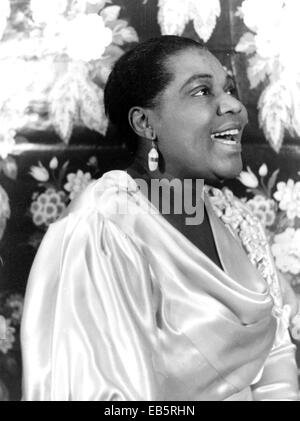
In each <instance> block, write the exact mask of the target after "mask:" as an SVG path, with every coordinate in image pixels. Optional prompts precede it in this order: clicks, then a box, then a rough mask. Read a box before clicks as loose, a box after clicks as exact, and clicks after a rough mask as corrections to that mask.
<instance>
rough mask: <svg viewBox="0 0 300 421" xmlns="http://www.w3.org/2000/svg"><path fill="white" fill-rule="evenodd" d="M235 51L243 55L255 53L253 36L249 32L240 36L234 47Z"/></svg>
mask: <svg viewBox="0 0 300 421" xmlns="http://www.w3.org/2000/svg"><path fill="white" fill-rule="evenodd" d="M235 51H237V52H238V53H245V54H252V53H254V52H255V51H256V45H255V37H254V35H253V34H252V33H251V32H246V33H245V34H244V35H242V37H241V38H240V40H239V42H238V44H237V45H236V47H235Z"/></svg>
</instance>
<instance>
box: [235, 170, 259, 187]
mask: <svg viewBox="0 0 300 421" xmlns="http://www.w3.org/2000/svg"><path fill="white" fill-rule="evenodd" d="M237 179H238V180H240V182H241V183H242V184H244V186H246V187H249V188H256V187H257V186H258V179H257V177H256V175H255V174H254V173H253V172H252V171H251V168H250V167H247V171H242V172H241V173H240V175H239V176H238V177H237Z"/></svg>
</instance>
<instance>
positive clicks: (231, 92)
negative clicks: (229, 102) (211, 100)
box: [225, 85, 238, 97]
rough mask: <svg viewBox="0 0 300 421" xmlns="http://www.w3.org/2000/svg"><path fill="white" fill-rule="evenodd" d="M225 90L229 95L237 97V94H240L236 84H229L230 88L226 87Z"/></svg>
mask: <svg viewBox="0 0 300 421" xmlns="http://www.w3.org/2000/svg"><path fill="white" fill-rule="evenodd" d="M225 92H226V93H227V94H228V95H232V96H235V97H237V95H238V92H237V89H236V87H235V86H234V85H233V86H229V87H228V88H226V89H225Z"/></svg>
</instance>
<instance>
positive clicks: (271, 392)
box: [252, 279, 300, 401]
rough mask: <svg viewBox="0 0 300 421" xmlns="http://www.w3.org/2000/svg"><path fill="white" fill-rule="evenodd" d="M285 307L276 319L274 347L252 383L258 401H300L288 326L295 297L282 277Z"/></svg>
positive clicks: (292, 345)
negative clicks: (256, 379) (256, 378)
mask: <svg viewBox="0 0 300 421" xmlns="http://www.w3.org/2000/svg"><path fill="white" fill-rule="evenodd" d="M280 285H281V291H282V299H283V306H282V312H281V315H280V316H279V317H278V318H277V332H276V338H275V342H274V345H273V348H272V350H271V352H270V354H269V356H268V358H267V360H266V362H265V364H264V367H263V370H262V375H261V377H260V379H259V380H258V382H256V383H254V384H253V385H252V393H253V398H254V400H256V401H282V400H283V401H298V400H300V395H299V385H298V378H297V364H296V359H295V350H296V347H295V345H294V344H293V343H292V342H291V338H290V335H289V331H288V327H289V323H290V318H291V315H293V313H294V312H295V297H294V296H293V294H292V291H291V290H290V288H288V287H287V286H286V285H285V283H284V280H283V279H280Z"/></svg>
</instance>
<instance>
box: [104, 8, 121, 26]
mask: <svg viewBox="0 0 300 421" xmlns="http://www.w3.org/2000/svg"><path fill="white" fill-rule="evenodd" d="M120 10H121V7H120V6H108V7H105V9H103V10H102V11H101V13H100V16H102V18H103V20H104V22H105V23H106V22H111V21H114V20H116V19H118V16H119V14H120Z"/></svg>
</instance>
